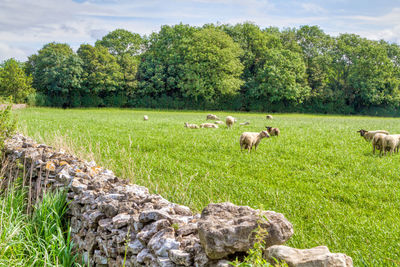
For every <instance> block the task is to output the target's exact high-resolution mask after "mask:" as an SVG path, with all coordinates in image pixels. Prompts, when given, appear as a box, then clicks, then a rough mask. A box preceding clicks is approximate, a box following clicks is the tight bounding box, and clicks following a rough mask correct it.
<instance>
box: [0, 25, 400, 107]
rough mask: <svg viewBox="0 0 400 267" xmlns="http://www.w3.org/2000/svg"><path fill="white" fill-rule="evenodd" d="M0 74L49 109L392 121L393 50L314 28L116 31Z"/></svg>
mask: <svg viewBox="0 0 400 267" xmlns="http://www.w3.org/2000/svg"><path fill="white" fill-rule="evenodd" d="M5 65H7V70H6V71H5V67H4V66H5ZM21 69H24V70H25V73H26V75H25V76H24V75H22V72H21ZM1 75H2V76H1V78H0V79H2V80H3V81H6V83H7V84H8V85H7V86H8V87H7V88H14V89H7V90H8V91H7V90H6V89H4V88H5V87H4V84H5V82H2V86H3V87H1V88H2V92H3V93H2V94H3V95H5V94H10V93H11V91H12V92H13V93H14V92H15V94H17V92H18V90H17V89H15V88H17V87H18V88H21V90H20V92H26V91H27V89H26V88H29V84H30V81H31V79H32V86H33V88H35V89H36V91H37V93H38V95H40V96H42V98H40V99H43V98H44V99H45V100H46V101H44V102H45V104H47V105H53V106H128V107H153V108H191V109H193V108H198V109H203V108H207V109H210V108H211V109H232V110H260V111H261V110H264V111H284V112H287V111H300V112H322V113H365V114H381V115H389V114H392V115H394V114H396V115H400V92H399V90H400V47H399V45H398V44H394V43H389V42H386V41H383V40H380V41H373V40H368V39H366V38H362V37H360V36H359V35H355V34H347V33H346V34H340V35H339V36H337V37H333V36H330V35H328V34H326V33H324V31H323V30H322V29H321V28H319V27H318V26H308V25H304V26H301V27H299V28H286V29H279V28H276V27H267V28H264V29H262V28H260V27H259V26H257V25H255V24H253V23H249V22H245V23H240V24H236V25H229V24H223V25H220V24H206V25H203V26H202V27H194V26H190V25H187V24H182V23H181V24H177V25H173V26H168V25H164V26H162V27H161V29H160V31H159V32H153V33H152V34H150V35H149V36H141V35H139V34H137V33H133V32H130V31H128V30H124V29H117V30H114V31H112V32H110V33H108V34H107V35H105V36H104V37H103V38H102V39H101V40H98V41H96V43H95V45H94V46H92V45H89V44H83V45H81V46H80V48H79V49H78V51H77V52H74V51H73V50H72V49H71V47H70V46H69V45H68V44H60V43H49V44H46V45H45V46H44V47H43V48H42V49H40V50H39V51H38V52H37V53H36V54H34V55H31V56H30V57H29V59H28V61H27V62H26V64H20V63H18V64H15V63H13V62H12V61H10V62H9V63H7V64H6V63H4V64H3V66H2V74H1ZM11 77H14V78H15V77H19V78H15V80H12V79H11ZM17 81H18V82H17ZM16 84H18V85H16ZM24 88H25V89H24ZM6 91H7V92H8V93H5V92H6ZM28 91H29V90H28ZM15 97H16V98H19V99H22V100H21V101H24V100H23V98H25V99H26V94H24V95H23V94H22V95H21V94H20V95H18V96H17V95H15ZM42 104H43V101H42Z"/></svg>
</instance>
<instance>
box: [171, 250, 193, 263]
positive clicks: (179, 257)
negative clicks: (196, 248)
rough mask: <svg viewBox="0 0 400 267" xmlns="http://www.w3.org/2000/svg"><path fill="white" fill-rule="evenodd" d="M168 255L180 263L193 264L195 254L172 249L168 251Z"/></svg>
mask: <svg viewBox="0 0 400 267" xmlns="http://www.w3.org/2000/svg"><path fill="white" fill-rule="evenodd" d="M168 257H169V258H170V259H171V260H172V261H173V262H174V263H175V264H178V265H184V266H192V264H193V256H192V255H191V254H190V253H187V252H185V251H182V250H179V249H170V250H169V251H168Z"/></svg>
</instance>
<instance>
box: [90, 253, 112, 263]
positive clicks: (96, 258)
mask: <svg viewBox="0 0 400 267" xmlns="http://www.w3.org/2000/svg"><path fill="white" fill-rule="evenodd" d="M93 259H94V262H95V263H97V264H101V265H107V263H108V261H107V257H105V256H104V255H101V251H100V250H95V251H94V255H93Z"/></svg>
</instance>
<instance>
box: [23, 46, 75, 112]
mask: <svg viewBox="0 0 400 267" xmlns="http://www.w3.org/2000/svg"><path fill="white" fill-rule="evenodd" d="M28 64H29V67H28V70H29V72H31V73H32V75H33V84H34V87H35V88H36V89H37V91H38V92H39V93H42V94H44V95H46V97H47V103H48V104H49V105H51V106H63V107H66V106H72V104H73V99H74V98H79V97H80V94H81V92H80V89H81V83H82V78H81V75H82V72H83V70H82V60H81V59H80V58H79V57H78V56H77V55H76V54H75V53H74V52H73V51H72V49H71V48H70V47H69V46H68V45H67V44H58V43H49V44H47V45H45V46H44V47H43V48H42V49H41V50H39V52H38V54H35V55H32V56H31V57H30V58H29V60H28Z"/></svg>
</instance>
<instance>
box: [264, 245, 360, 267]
mask: <svg viewBox="0 0 400 267" xmlns="http://www.w3.org/2000/svg"><path fill="white" fill-rule="evenodd" d="M264 258H265V259H266V260H268V261H269V262H270V263H275V262H276V261H275V260H278V261H285V262H286V263H287V264H288V265H289V267H350V266H353V260H352V259H351V257H349V256H347V255H346V254H342V253H331V252H330V251H329V249H328V248H327V247H325V246H319V247H315V248H310V249H296V248H291V247H287V246H272V247H269V248H268V249H267V250H266V251H265V252H264Z"/></svg>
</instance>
